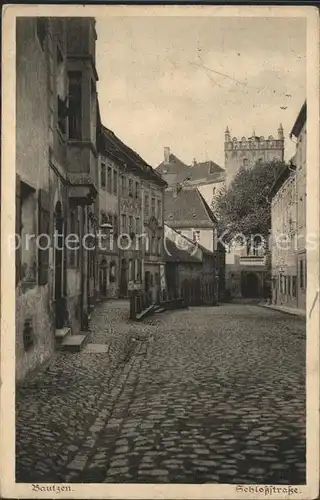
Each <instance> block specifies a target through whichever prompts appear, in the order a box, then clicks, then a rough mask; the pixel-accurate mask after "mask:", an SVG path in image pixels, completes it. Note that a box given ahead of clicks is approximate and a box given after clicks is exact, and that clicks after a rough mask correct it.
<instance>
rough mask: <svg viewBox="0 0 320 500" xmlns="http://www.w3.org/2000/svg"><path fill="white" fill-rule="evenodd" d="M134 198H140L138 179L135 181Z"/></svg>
mask: <svg viewBox="0 0 320 500" xmlns="http://www.w3.org/2000/svg"><path fill="white" fill-rule="evenodd" d="M136 198H137V199H138V198H140V184H139V182H138V181H137V182H136Z"/></svg>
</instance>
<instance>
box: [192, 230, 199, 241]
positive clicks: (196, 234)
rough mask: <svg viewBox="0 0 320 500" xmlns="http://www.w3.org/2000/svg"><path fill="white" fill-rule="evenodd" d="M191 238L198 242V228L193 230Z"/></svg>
mask: <svg viewBox="0 0 320 500" xmlns="http://www.w3.org/2000/svg"><path fill="white" fill-rule="evenodd" d="M192 239H193V241H194V242H195V243H198V242H199V241H200V231H199V230H196V231H193V233H192Z"/></svg>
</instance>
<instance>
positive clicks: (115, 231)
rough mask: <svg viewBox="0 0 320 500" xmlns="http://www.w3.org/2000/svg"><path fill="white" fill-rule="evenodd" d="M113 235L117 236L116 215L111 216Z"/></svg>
mask: <svg viewBox="0 0 320 500" xmlns="http://www.w3.org/2000/svg"><path fill="white" fill-rule="evenodd" d="M113 234H114V235H115V236H117V235H118V217H117V216H116V215H114V216H113Z"/></svg>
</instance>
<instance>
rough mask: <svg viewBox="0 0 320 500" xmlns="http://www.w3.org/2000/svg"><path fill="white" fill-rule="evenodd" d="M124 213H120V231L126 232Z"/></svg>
mask: <svg viewBox="0 0 320 500" xmlns="http://www.w3.org/2000/svg"><path fill="white" fill-rule="evenodd" d="M126 229H127V228H126V215H125V214H122V215H121V228H120V232H121V233H125V232H126Z"/></svg>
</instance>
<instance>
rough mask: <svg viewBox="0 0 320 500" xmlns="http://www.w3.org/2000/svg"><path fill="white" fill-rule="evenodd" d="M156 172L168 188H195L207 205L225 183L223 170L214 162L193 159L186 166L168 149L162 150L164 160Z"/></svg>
mask: <svg viewBox="0 0 320 500" xmlns="http://www.w3.org/2000/svg"><path fill="white" fill-rule="evenodd" d="M156 171H157V172H158V173H159V174H161V176H162V177H163V179H165V181H166V182H167V183H168V186H169V187H174V186H177V185H179V184H183V185H186V186H192V187H197V188H198V189H199V190H200V192H201V194H202V195H203V196H204V198H205V199H206V201H207V203H208V204H209V205H210V204H211V203H212V200H213V198H214V196H216V195H217V194H218V192H219V191H220V189H221V188H222V187H223V186H224V181H225V170H224V169H223V168H222V167H220V165H218V164H217V163H215V162H214V161H212V160H208V161H204V162H197V161H196V160H195V159H194V160H193V162H192V164H191V165H187V164H186V163H184V162H182V161H181V160H180V159H179V158H178V157H177V156H176V155H174V154H173V153H171V151H170V148H169V147H165V148H164V159H163V161H162V162H161V163H160V164H159V165H158V166H157V167H156Z"/></svg>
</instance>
